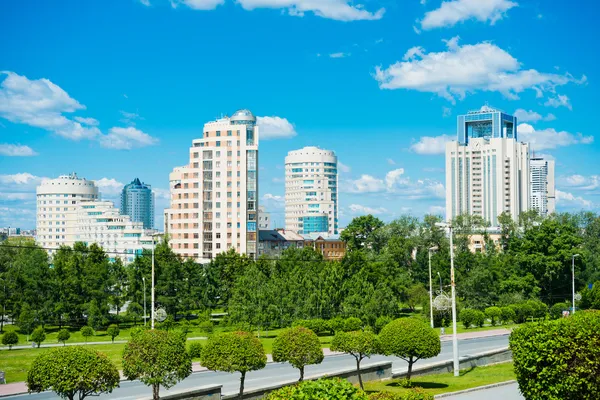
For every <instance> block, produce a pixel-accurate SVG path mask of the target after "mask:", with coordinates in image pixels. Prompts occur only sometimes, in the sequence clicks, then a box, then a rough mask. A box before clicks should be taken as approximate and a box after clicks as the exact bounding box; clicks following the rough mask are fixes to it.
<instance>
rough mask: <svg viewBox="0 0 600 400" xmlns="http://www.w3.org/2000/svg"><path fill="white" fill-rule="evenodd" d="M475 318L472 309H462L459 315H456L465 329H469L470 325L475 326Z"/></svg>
mask: <svg viewBox="0 0 600 400" xmlns="http://www.w3.org/2000/svg"><path fill="white" fill-rule="evenodd" d="M475 318H476V316H475V310H473V309H472V308H463V309H462V310H460V314H458V319H459V320H460V322H462V324H463V326H464V327H465V328H466V329H469V328H470V327H471V325H474V324H475Z"/></svg>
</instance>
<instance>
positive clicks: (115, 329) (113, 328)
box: [106, 324, 121, 343]
mask: <svg viewBox="0 0 600 400" xmlns="http://www.w3.org/2000/svg"><path fill="white" fill-rule="evenodd" d="M106 333H107V334H108V336H110V339H111V340H112V342H113V343H114V342H115V338H116V337H117V336H119V333H121V330H120V329H119V325H117V324H111V325H109V326H108V329H107V330H106Z"/></svg>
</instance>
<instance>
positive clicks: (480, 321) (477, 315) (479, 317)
mask: <svg viewBox="0 0 600 400" xmlns="http://www.w3.org/2000/svg"><path fill="white" fill-rule="evenodd" d="M484 324H485V313H484V312H483V311H479V310H474V313H473V325H475V326H478V327H480V328H481V327H482V326H483V325H484Z"/></svg>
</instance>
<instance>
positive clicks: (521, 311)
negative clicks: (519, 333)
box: [509, 302, 534, 324]
mask: <svg viewBox="0 0 600 400" xmlns="http://www.w3.org/2000/svg"><path fill="white" fill-rule="evenodd" d="M509 307H510V308H512V309H513V311H514V312H515V320H514V321H515V322H516V323H517V324H522V323H524V322H527V321H529V320H531V317H533V313H534V309H533V307H532V306H531V305H530V304H528V303H527V302H524V303H519V304H511V305H510V306H509Z"/></svg>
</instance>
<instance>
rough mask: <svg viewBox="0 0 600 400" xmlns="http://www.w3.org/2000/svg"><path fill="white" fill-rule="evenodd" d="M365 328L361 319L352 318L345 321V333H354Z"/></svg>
mask: <svg viewBox="0 0 600 400" xmlns="http://www.w3.org/2000/svg"><path fill="white" fill-rule="evenodd" d="M362 327H363V323H362V321H361V320H360V318H356V317H350V318H346V319H345V320H344V328H343V330H344V332H352V331H358V330H361V329H362Z"/></svg>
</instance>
